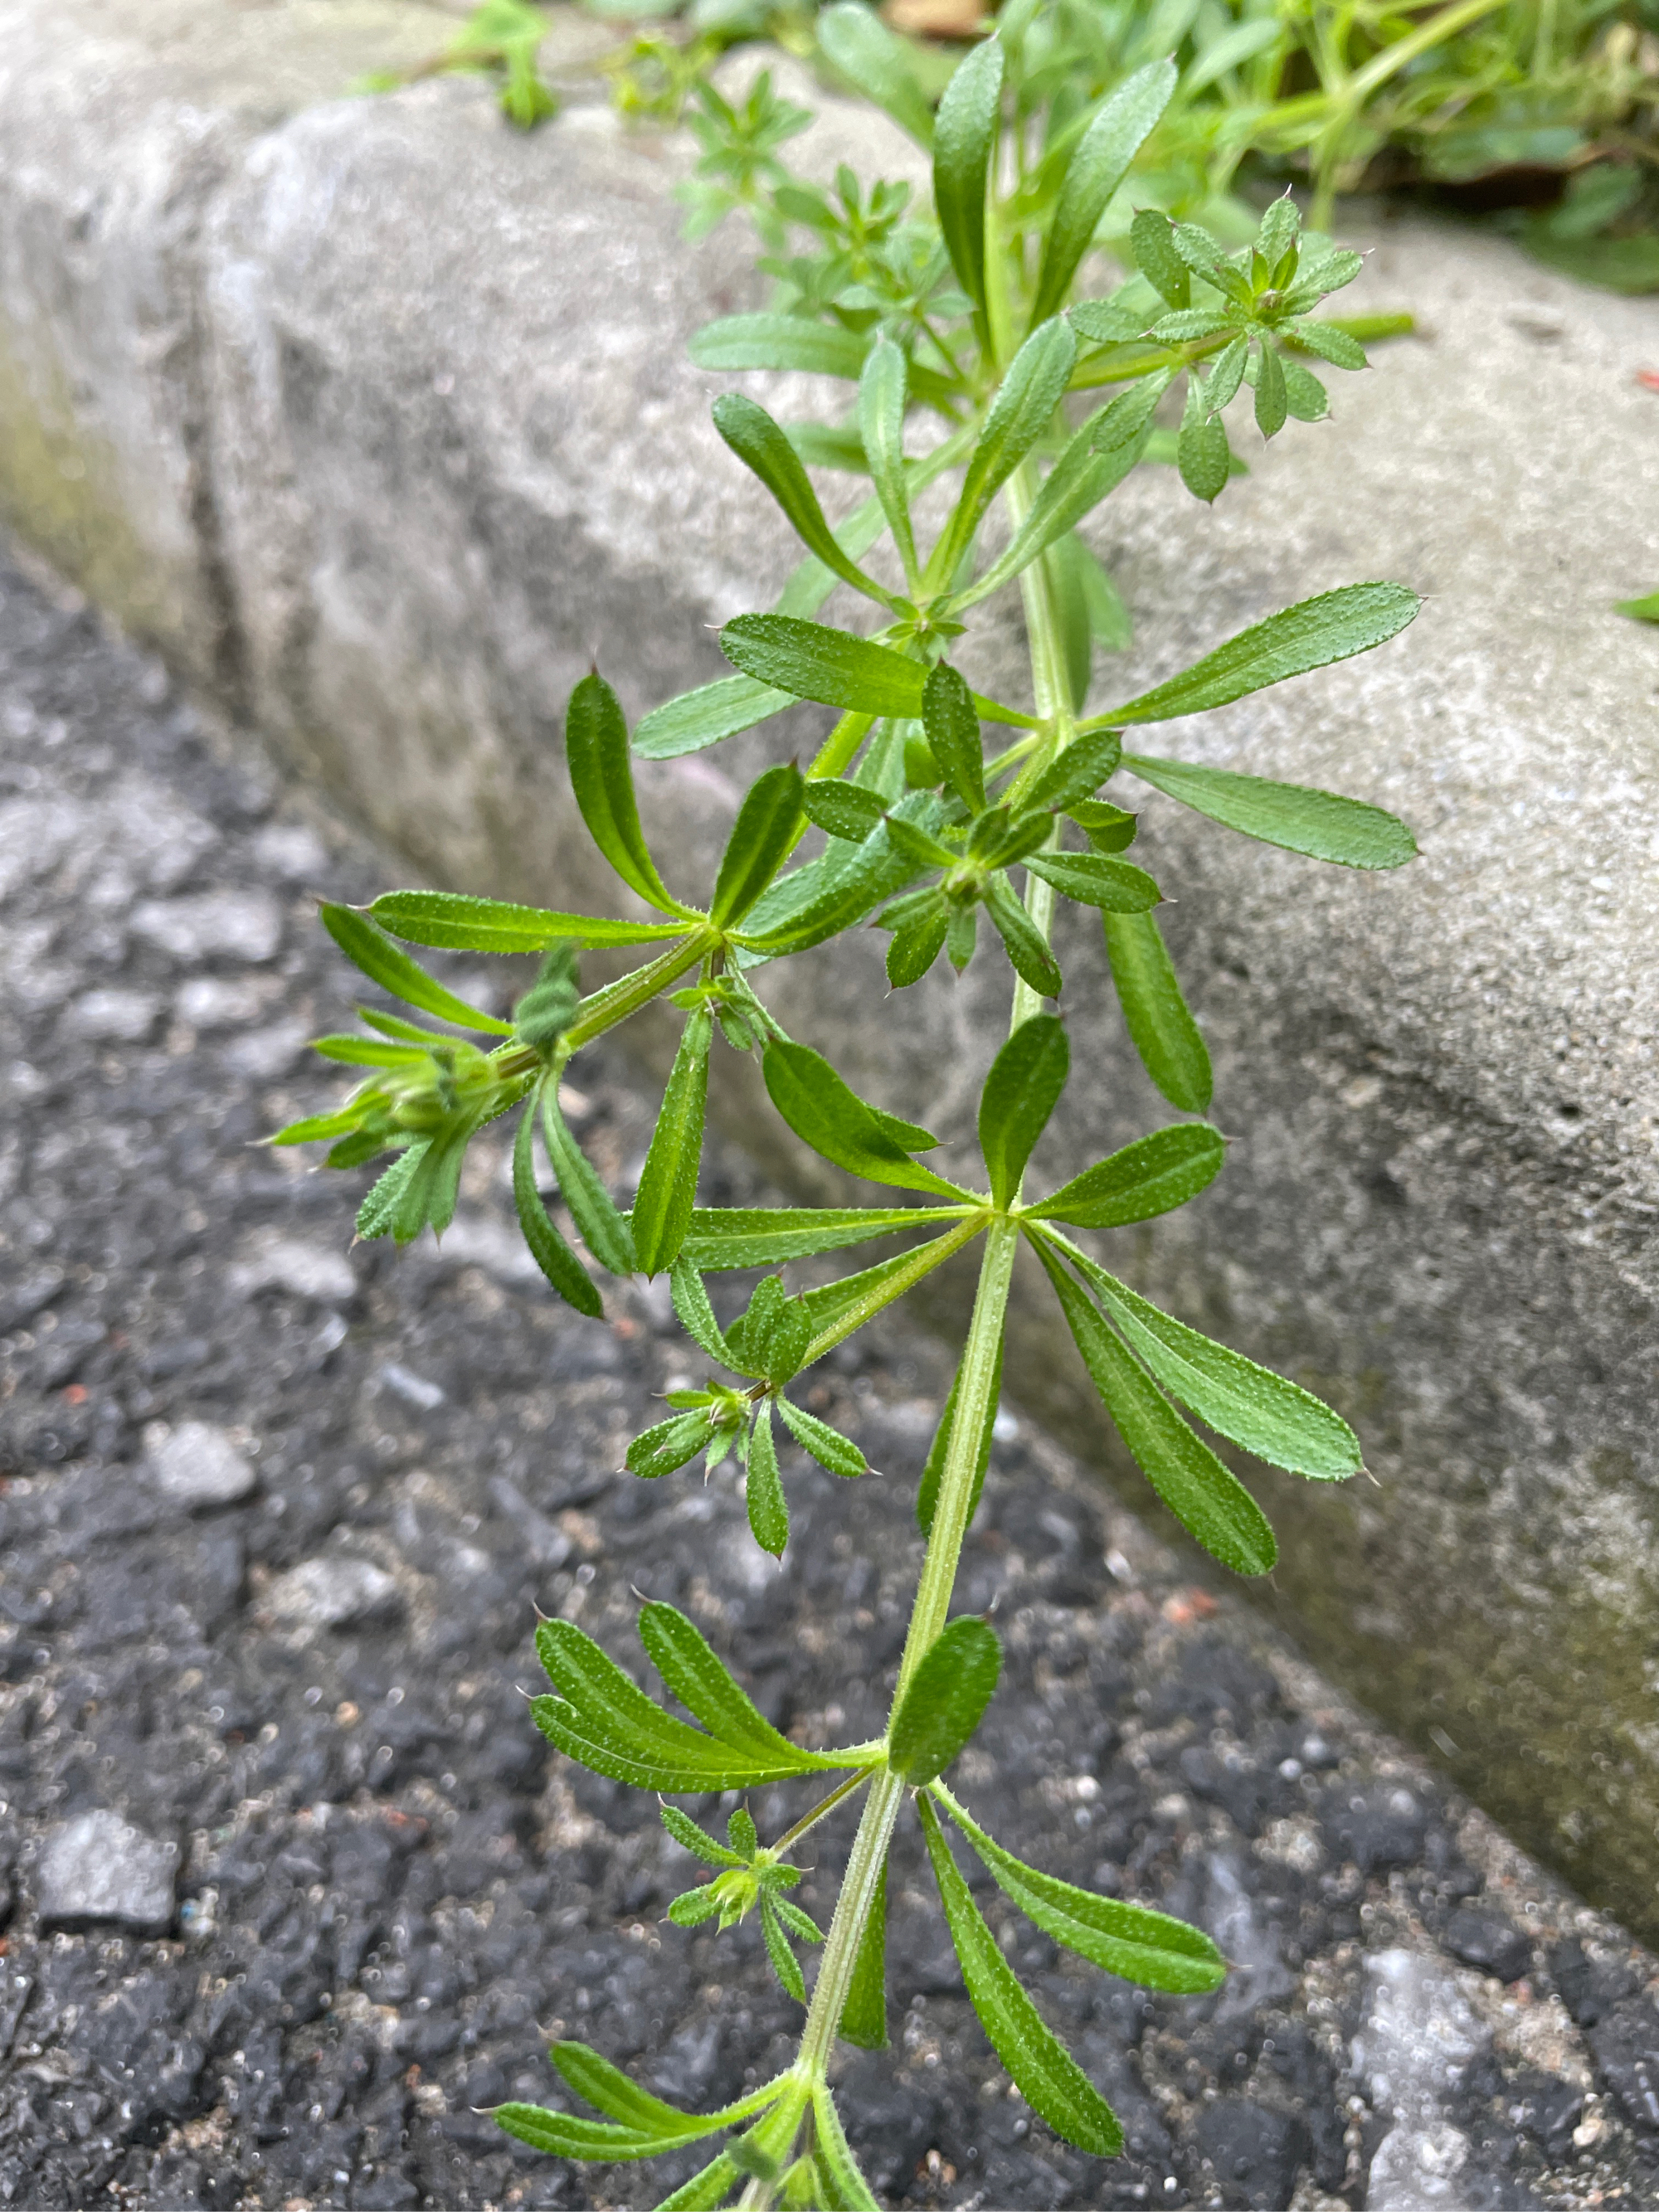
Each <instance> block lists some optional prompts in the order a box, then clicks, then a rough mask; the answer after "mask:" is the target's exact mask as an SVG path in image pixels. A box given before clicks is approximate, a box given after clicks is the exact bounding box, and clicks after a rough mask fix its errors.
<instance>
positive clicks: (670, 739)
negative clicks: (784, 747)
mask: <svg viewBox="0 0 1659 2212" xmlns="http://www.w3.org/2000/svg"><path fill="white" fill-rule="evenodd" d="M794 703H795V695H794V693H793V691H776V690H773V688H772V686H771V685H770V684H757V683H756V681H755V679H754V678H753V677H752V676H722V677H721V678H720V680H719V681H718V682H717V683H714V684H702V685H700V686H699V687H698V689H697V690H695V691H683V692H682V693H681V694H680V696H679V697H678V699H671V700H669V701H668V702H667V703H666V704H665V706H661V707H653V708H652V710H651V712H650V713H649V714H647V716H646V717H645V719H644V720H643V721H641V723H640V725H639V726H638V727H637V729H635V732H634V750H635V752H636V753H637V754H638V755H639V757H640V758H641V760H675V759H678V757H679V756H680V755H681V754H682V753H696V752H701V751H702V749H703V747H704V746H705V745H713V744H719V743H720V739H721V738H732V737H735V736H736V735H737V734H738V731H739V730H752V729H753V728H754V726H755V725H756V723H757V722H764V721H766V720H768V719H769V717H770V716H771V715H773V714H781V712H782V710H783V709H784V708H786V707H793V705H794Z"/></svg>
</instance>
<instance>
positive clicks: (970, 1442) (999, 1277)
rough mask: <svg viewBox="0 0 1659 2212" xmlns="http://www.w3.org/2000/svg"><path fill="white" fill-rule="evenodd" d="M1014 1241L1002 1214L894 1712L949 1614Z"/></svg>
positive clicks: (972, 1331) (961, 1382)
mask: <svg viewBox="0 0 1659 2212" xmlns="http://www.w3.org/2000/svg"><path fill="white" fill-rule="evenodd" d="M1018 1242H1019V1230H1018V1225H1016V1224H1015V1223H1014V1222H1013V1221H1012V1220H1011V1219H1010V1218H1008V1216H1007V1215H1006V1214H1001V1215H999V1216H998V1218H996V1219H995V1220H994V1221H993V1223H992V1224H991V1226H990V1229H989V1230H988V1231H987V1234H986V1238H985V1256H984V1258H983V1260H982V1261H981V1263H980V1271H979V1289H978V1291H977V1292H976V1293H975V1298H974V1317H973V1321H972V1322H971V1323H970V1325H969V1331H968V1342H967V1345H966V1346H965V1347H964V1349H963V1355H962V1370H961V1374H960V1376H959V1379H958V1381H957V1405H956V1413H955V1417H954V1418H953V1419H952V1421H951V1443H950V1448H949V1449H948V1450H947V1451H946V1453H945V1468H944V1472H943V1474H941V1475H940V1477H939V1496H938V1498H937V1499H936V1500H935V1502H934V1505H933V1528H932V1531H931V1532H930V1534H929V1536H928V1540H927V1558H926V1559H925V1560H924V1561H923V1563H922V1569H921V1582H920V1583H919V1584H918V1585H917V1589H916V1601H915V1610H914V1611H913V1612H912V1613H911V1615H910V1632H909V1634H908V1636H907V1638H905V1643H904V1656H903V1658H902V1660H901V1661H900V1662H899V1677H898V1686H897V1688H896V1690H895V1692H894V1693H893V1703H894V1706H895V1708H896V1707H897V1705H898V1704H899V1701H900V1700H901V1699H902V1697H903V1695H904V1692H905V1691H906V1690H907V1689H908V1687H909V1685H910V1678H911V1676H912V1675H913V1674H915V1671H916V1668H918V1667H919V1666H920V1665H921V1662H922V1661H923V1659H924V1658H926V1656H927V1653H928V1652H929V1651H930V1650H932V1649H933V1644H934V1643H935V1642H936V1641H937V1639H938V1637H939V1631H940V1630H941V1629H942V1628H943V1627H944V1626H945V1619H946V1616H947V1614H948V1613H949V1612H950V1609H951V1591H952V1590H953V1589H955V1588H956V1581H957V1566H958V1565H960V1563H961V1559H962V1546H963V1538H964V1537H965V1536H966V1535H967V1534H968V1522H969V1515H970V1513H971V1511H972V1508H973V1503H974V1492H975V1488H976V1486H977V1485H976V1481H975V1478H976V1476H977V1474H978V1472H979V1444H980V1438H981V1436H982V1435H983V1433H984V1430H985V1425H986V1423H987V1421H988V1420H990V1419H992V1418H993V1417H994V1413H995V1411H996V1408H995V1407H994V1405H993V1404H992V1402H991V1396H992V1391H993V1389H994V1384H995V1381H996V1371H997V1353H998V1351H999V1349H1000V1346H1001V1343H1002V1325H1003V1322H1004V1320H1005V1318H1006V1315H1007V1311H1008V1291H1009V1288H1010V1286H1011V1285H1012V1281H1013V1273H1014V1251H1015V1248H1016V1246H1017V1245H1018Z"/></svg>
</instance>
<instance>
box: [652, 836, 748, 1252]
mask: <svg viewBox="0 0 1659 2212" xmlns="http://www.w3.org/2000/svg"><path fill="white" fill-rule="evenodd" d="M739 819H741V817H739ZM713 1036H714V1021H713V1018H711V1016H710V1014H709V1012H708V1008H707V1007H706V1006H700V1007H699V1008H698V1009H697V1011H696V1012H695V1013H694V1014H692V1015H690V1017H689V1018H688V1019H687V1021H686V1024H685V1030H684V1034H683V1035H682V1036H681V1038H680V1043H679V1049H678V1052H677V1053H676V1054H675V1055H674V1065H673V1066H672V1068H671V1070H670V1071H669V1076H668V1087H667V1089H666V1091H665V1092H664V1093H663V1102H662V1110H661V1112H660V1113H659V1115H658V1116H657V1126H656V1127H655V1128H654V1130H653V1132H652V1135H651V1146H650V1149H649V1151H648V1152H647V1153H646V1156H645V1172H644V1173H643V1174H642V1175H641V1177H640V1188H639V1194H638V1196H637V1197H636V1198H635V1200H634V1212H633V1215H632V1218H631V1224H630V1225H631V1227H632V1230H633V1235H634V1256H635V1262H636V1264H637V1266H638V1267H639V1270H640V1272H641V1274H644V1275H656V1274H660V1273H662V1271H663V1269H664V1268H665V1267H671V1266H672V1265H673V1263H674V1261H676V1260H677V1259H678V1256H679V1249H680V1246H681V1244H682V1243H684V1237H685V1232H686V1230H687V1228H688V1227H689V1226H690V1220H691V1209H692V1207H693V1206H695V1205H696V1197H697V1169H698V1165H699V1164H700V1162H701V1160H702V1124H703V1112H704V1108H705V1106H706V1105H707V1103H708V1047H709V1042H710V1041H711V1039H712V1037H713Z"/></svg>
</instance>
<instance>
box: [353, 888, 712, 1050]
mask: <svg viewBox="0 0 1659 2212" xmlns="http://www.w3.org/2000/svg"><path fill="white" fill-rule="evenodd" d="M343 910H344V909H343ZM369 912H370V913H371V914H372V915H374V919H375V921H378V922H382V923H384V924H385V926H386V928H387V929H389V930H391V931H392V933H393V934H394V935H395V936H398V937H402V938H406V939H409V941H410V943H411V944H415V945H441V946H447V947H448V948H450V949H452V950H453V951H461V952H540V951H545V949H546V948H547V946H549V945H558V944H562V943H568V944H571V945H647V944H650V943H651V942H652V941H653V940H654V939H658V938H667V937H684V935H685V934H686V933H687V931H688V930H689V929H690V927H692V925H691V923H690V922H689V921H608V920H606V919H605V917H604V916H603V915H591V914H556V913H553V912H552V911H550V909H549V908H545V907H538V906H513V905H512V904H510V903H509V902H507V901H506V900H504V899H487V898H472V897H471V896H468V894H467V893H465V892H464V891H384V892H382V893H381V895H380V897H379V898H377V899H376V900H375V902H374V905H373V906H372V907H371V908H369ZM409 964H410V968H411V969H413V968H414V966H415V963H414V962H413V961H410V963H409ZM415 972H416V974H417V975H418V974H419V972H420V971H419V969H415ZM379 980H380V981H384V980H385V979H384V978H380V979H379ZM386 987H387V989H388V990H389V989H391V988H392V986H391V985H390V984H388V985H387V986H386ZM444 995H445V996H446V997H447V996H448V994H447V993H445V994H444ZM398 997H399V998H404V999H408V1002H409V1004H410V1006H425V1007H426V1011H427V1012H428V1013H430V1014H443V1015H444V1018H445V1019H446V1020H447V1021H454V1020H457V1019H461V1020H465V1022H467V1023H468V1024H470V1026H471V1027H472V1028H473V1029H478V1028H481V1027H488V1028H490V1029H495V1030H503V1031H505V1030H508V1029H509V1028H510V1026H511V1025H510V1024H508V1023H506V1022H488V1023H486V1022H484V1021H483V1018H481V1017H479V1016H478V1015H477V1014H463V1015H461V1016H459V1017H458V1016H456V1015H454V1014H451V1013H447V1012H446V1011H445V1009H444V1008H443V1007H441V1006H433V1005H431V1004H430V1003H429V1002H428V1001H427V1000H422V999H410V998H409V994H407V992H404V991H400V992H399V993H398ZM458 1003H459V1002H458Z"/></svg>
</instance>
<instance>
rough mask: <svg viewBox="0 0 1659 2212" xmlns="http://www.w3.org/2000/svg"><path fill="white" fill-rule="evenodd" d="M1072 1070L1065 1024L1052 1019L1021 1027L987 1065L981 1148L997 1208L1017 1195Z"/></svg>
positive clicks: (1042, 1018) (981, 1108) (1043, 1017)
mask: <svg viewBox="0 0 1659 2212" xmlns="http://www.w3.org/2000/svg"><path fill="white" fill-rule="evenodd" d="M1070 1066H1071V1048H1070V1046H1069V1045H1068V1044H1067V1043H1066V1028H1065V1024H1063V1023H1062V1022H1061V1021H1060V1019H1059V1018H1058V1017H1057V1016H1056V1015H1054V1014H1033V1015H1031V1016H1030V1018H1029V1019H1027V1020H1025V1021H1023V1022H1022V1023H1021V1024H1020V1025H1019V1027H1018V1029H1017V1030H1015V1031H1014V1033H1013V1035H1012V1036H1011V1037H1010V1038H1009V1039H1008V1041H1007V1042H1006V1044H1005V1045H1004V1046H1003V1048H1002V1049H1001V1051H1000V1052H999V1053H998V1054H997V1056H996V1058H995V1060H994V1061H993V1062H992V1063H991V1072H990V1073H989V1074H988V1075H987V1077H986V1079H985V1087H984V1090H983V1091H981V1094H980V1102H979V1143H980V1150H981V1152H983V1153H984V1155H985V1165H986V1168H987V1171H988V1173H989V1175H990V1178H991V1196H992V1198H993V1199H994V1201H995V1202H996V1204H997V1205H999V1206H1007V1205H1009V1204H1010V1203H1012V1200H1013V1198H1014V1196H1015V1194H1016V1193H1017V1192H1018V1189H1019V1181H1020V1177H1021V1176H1023V1175H1024V1172H1025V1163H1026V1161H1027V1160H1028V1159H1030V1157H1031V1147H1032V1146H1034V1145H1035V1144H1036V1140H1037V1139H1038V1138H1039V1137H1040V1136H1041V1135H1042V1132H1043V1130H1044V1129H1045V1128H1046V1127H1048V1116H1049V1115H1051V1114H1052V1113H1053V1112H1054V1108H1055V1106H1056V1105H1057V1104H1058V1103H1059V1100H1060V1092H1061V1091H1062V1090H1063V1089H1064V1088H1065V1085H1066V1072H1067V1070H1068V1069H1069V1067H1070Z"/></svg>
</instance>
